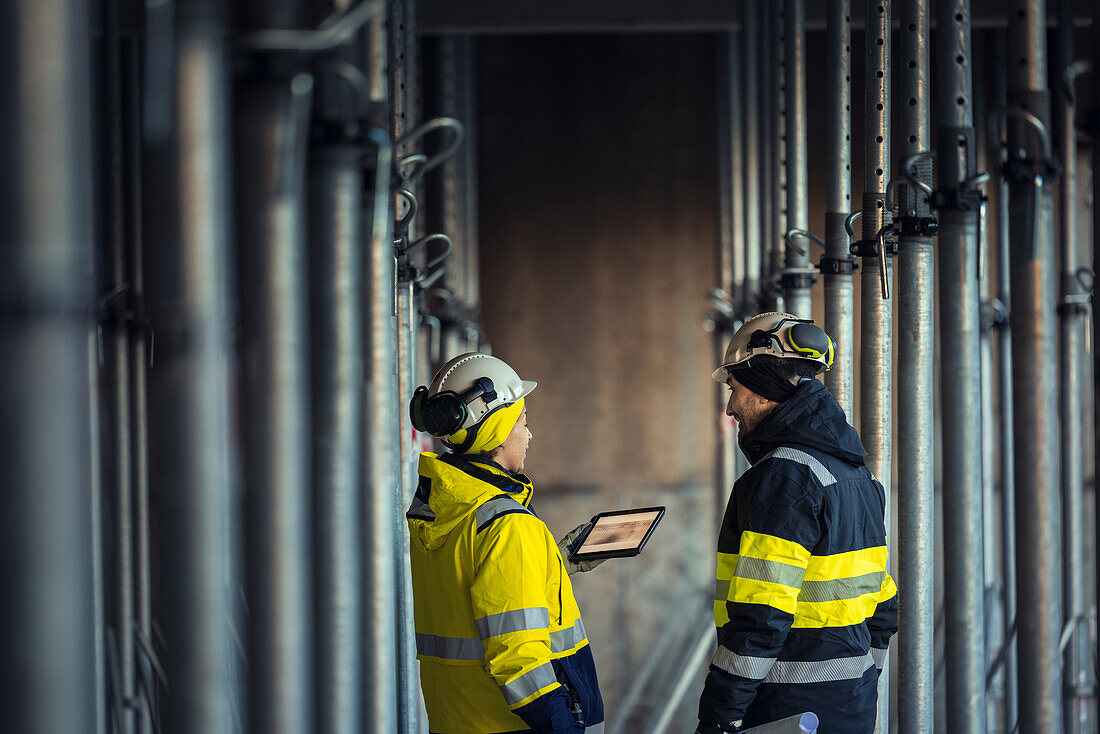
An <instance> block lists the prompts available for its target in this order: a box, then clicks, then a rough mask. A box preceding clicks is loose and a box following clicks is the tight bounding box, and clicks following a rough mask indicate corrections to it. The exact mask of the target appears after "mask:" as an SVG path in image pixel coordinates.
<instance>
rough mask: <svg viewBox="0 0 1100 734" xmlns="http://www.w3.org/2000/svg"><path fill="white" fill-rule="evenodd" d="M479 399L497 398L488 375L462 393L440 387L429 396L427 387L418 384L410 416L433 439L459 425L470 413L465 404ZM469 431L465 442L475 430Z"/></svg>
mask: <svg viewBox="0 0 1100 734" xmlns="http://www.w3.org/2000/svg"><path fill="white" fill-rule="evenodd" d="M478 398H481V399H482V400H484V401H485V403H486V404H488V403H491V402H493V401H494V400H496V399H497V392H496V389H495V388H494V387H493V381H492V380H490V379H489V378H488V377H479V378H478V379H477V380H475V381H474V384H473V385H472V386H471V387H470V388H469V389H468V390H464V391H463V392H462V393H456V392H455V391H453V390H443V391H441V392H438V393H436V394H435V395H431V396H429V395H428V388H426V387H424V386H423V385H421V386H420V387H418V388H416V391H415V392H414V393H413V397H412V400H411V401H410V402H409V417H410V418H411V419H412V424H413V428H415V429H416V430H418V431H424V432H425V433H430V434H432V435H433V436H435V437H436V438H442V437H444V436H449V435H451V434H452V433H454V432H455V431H457V430H459V429H460V428H462V424H463V423H465V422H466V418H467V417H468V416H469V409H468V408H467V406H468V405H469V404H470V403H472V402H473V401H475V400H477V399H478ZM468 434H469V435H468V436H467V439H466V442H469V443H470V444H471V445H472V444H473V436H474V435H475V432H473V431H469V432H468ZM466 442H464V443H466Z"/></svg>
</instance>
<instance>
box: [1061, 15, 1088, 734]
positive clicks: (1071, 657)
mask: <svg viewBox="0 0 1100 734" xmlns="http://www.w3.org/2000/svg"><path fill="white" fill-rule="evenodd" d="M1073 56H1074V46H1073V0H1061V2H1060V3H1059V15H1058V47H1057V54H1056V56H1055V68H1054V79H1055V84H1056V85H1057V86H1056V88H1055V94H1056V97H1055V98H1056V99H1057V100H1058V104H1056V105H1055V118H1056V120H1057V127H1058V135H1057V139H1058V157H1059V158H1060V159H1061V167H1062V178H1061V180H1060V182H1059V183H1060V187H1059V188H1060V190H1059V196H1058V203H1059V214H1060V216H1059V224H1060V227H1059V230H1060V231H1059V233H1058V234H1059V238H1058V245H1059V249H1060V251H1061V258H1060V259H1061V263H1062V272H1061V275H1060V279H1059V280H1060V283H1059V285H1060V291H1061V301H1060V302H1059V305H1058V316H1059V322H1060V323H1059V326H1060V332H1061V333H1060V336H1061V339H1060V342H1061V343H1060V349H1059V351H1058V354H1059V361H1060V367H1061V375H1060V377H1061V380H1060V389H1061V394H1060V401H1059V402H1060V405H1059V415H1060V420H1061V451H1062V456H1061V459H1062V464H1061V466H1062V476H1061V479H1062V538H1063V543H1064V545H1063V547H1062V569H1063V572H1064V573H1065V583H1064V587H1063V590H1062V592H1063V596H1062V601H1063V610H1062V618H1063V620H1064V624H1065V626H1066V629H1067V630H1068V631H1069V634H1070V635H1071V636H1070V638H1069V641H1068V645H1067V646H1066V651H1065V655H1064V661H1063V666H1064V667H1063V670H1064V685H1065V693H1064V695H1065V706H1064V709H1063V713H1064V719H1065V730H1066V732H1067V734H1083V733H1084V732H1087V731H1092V729H1090V728H1089V722H1088V718H1089V716H1088V715H1089V698H1090V695H1091V692H1090V690H1089V689H1090V685H1089V671H1088V660H1089V654H1088V632H1087V630H1088V627H1087V625H1086V624H1085V567H1084V562H1085V559H1084V555H1085V539H1084V520H1083V515H1084V504H1085V501H1084V500H1085V498H1084V476H1083V473H1084V452H1083V446H1082V440H1083V438H1084V437H1083V435H1082V428H1083V425H1082V424H1083V410H1082V408H1083V401H1082V400H1081V388H1082V382H1083V379H1082V367H1083V365H1082V361H1083V360H1084V357H1085V354H1084V336H1085V323H1086V321H1085V319H1086V316H1087V314H1088V306H1087V296H1084V297H1083V296H1082V295H1081V293H1080V290H1081V289H1080V286H1079V285H1078V282H1077V269H1078V267H1079V262H1080V261H1079V258H1078V254H1077V207H1078V206H1081V204H1079V203H1078V201H1077V128H1076V126H1075V124H1074V115H1075V112H1076V109H1077V100H1076V95H1075V92H1074V80H1075V78H1076V76H1077V74H1078V73H1079V67H1077V66H1075V65H1074V61H1075V59H1074V58H1073Z"/></svg>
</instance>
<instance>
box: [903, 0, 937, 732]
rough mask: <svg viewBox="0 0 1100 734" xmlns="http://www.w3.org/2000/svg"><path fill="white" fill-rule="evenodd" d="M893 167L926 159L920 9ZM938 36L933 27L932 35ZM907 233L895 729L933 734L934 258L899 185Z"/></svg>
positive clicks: (915, 195)
mask: <svg viewBox="0 0 1100 734" xmlns="http://www.w3.org/2000/svg"><path fill="white" fill-rule="evenodd" d="M899 15H900V18H899V20H900V29H901V30H900V33H899V41H900V42H901V55H900V57H899V59H900V61H901V68H900V70H899V76H900V77H901V79H900V82H901V84H900V87H901V89H900V91H901V100H900V103H899V105H898V110H899V116H900V117H901V127H900V129H899V131H900V132H901V145H900V146H899V148H900V153H901V156H900V159H901V168H902V170H904V167H905V166H906V165H908V164H909V162H910V161H913V159H914V158H916V157H917V156H919V155H921V154H926V153H927V152H928V151H929V150H930V146H931V143H930V138H931V134H930V121H929V114H930V113H929V108H930V101H929V41H930V36H931V29H930V20H931V18H930V11H929V3H928V0H909V1H907V2H903V3H902V4H901V9H900V13H899ZM941 28H942V26H941ZM913 168H914V169H915V170H914V173H915V174H916V179H917V180H918V181H920V182H921V183H923V184H924V185H925V186H928V187H929V188H931V185H932V165H931V161H930V160H928V158H927V157H923V158H920V159H919V160H918V161H914V162H913ZM899 208H900V209H901V210H902V217H903V218H904V220H903V221H906V222H910V223H912V224H914V225H917V226H914V227H908V228H906V231H905V232H903V234H902V236H901V237H900V238H899V242H898V281H899V282H898V330H899V332H900V338H899V340H898V398H897V400H898V537H897V549H898V555H897V559H898V585H899V588H902V589H905V593H904V594H899V595H898V621H899V630H898V727H899V729H898V730H899V731H900V732H901V733H902V734H910V733H912V734H919V733H920V732H928V731H932V729H933V725H934V710H933V703H934V697H935V656H934V650H935V644H934V634H935V578H934V576H933V574H930V573H929V572H928V569H930V568H934V567H935V549H934V543H935V537H934V535H935V435H934V430H935V426H934V424H933V419H932V415H933V400H934V394H935V393H934V391H933V379H932V377H933V355H934V354H935V328H936V327H935V303H934V298H935V261H936V258H935V252H934V251H933V249H932V238H931V237H930V236H927V235H926V234H922V231H923V230H922V229H921V228H920V226H919V224H920V222H921V221H922V220H925V221H927V218H928V217H929V215H930V211H929V203H928V196H927V195H926V193H925V192H924V191H922V190H921V189H919V188H915V187H914V186H913V185H912V184H907V185H906V186H905V187H904V188H903V189H902V194H901V197H900V201H899Z"/></svg>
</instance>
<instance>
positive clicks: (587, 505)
mask: <svg viewBox="0 0 1100 734" xmlns="http://www.w3.org/2000/svg"><path fill="white" fill-rule="evenodd" d="M477 43H478V54H477V56H478V67H479V72H478V88H479V99H480V104H479V109H478V116H479V124H480V131H479V140H478V145H479V159H478V167H479V185H480V190H481V194H480V229H481V267H482V273H481V289H482V300H483V306H482V310H483V318H484V323H485V328H486V330H487V332H488V336H489V339H490V340H491V342H492V345H493V351H494V353H496V354H497V355H498V356H500V357H502V358H504V359H506V360H508V361H509V363H511V364H513V365H514V366H515V367H516V368H517V370H519V372H520V374H521V375H522V376H524V377H527V378H531V379H536V380H538V381H539V388H538V390H537V391H536V392H535V393H534V394H533V395H532V396H531V398H530V400H529V416H530V426H531V431H532V432H533V434H534V440H533V442H532V444H531V449H530V453H529V455H528V465H527V469H528V473H529V474H530V475H531V477H532V478H533V480H534V482H535V486H536V495H535V503H534V504H535V507H536V510H537V511H539V512H540V514H541V515H542V516H543V518H544V519H545V520H546V521H547V523H548V524H549V525H550V527H551V529H552V530H553V531H554V532H555V533H556V534H557V535H558V536H559V537H560V535H562V534H564V533H565V532H566V531H568V530H570V529H571V528H573V527H574V526H575V525H577V524H578V523H580V522H582V521H585V520H587V519H588V518H589V517H590V516H591V515H593V514H594V513H596V512H598V511H600V510H605V509H614V508H620V507H631V506H643V505H652V504H664V505H668V507H669V512H668V515H667V516H666V518H665V519H664V521H663V522H662V524H661V526H660V528H659V529H658V531H657V533H656V534H655V535H654V537H653V539H652V541H651V543H650V545H649V546H648V547H647V548H646V550H645V553H644V555H643V556H642V557H640V558H636V559H621V560H616V561H610V562H608V563H606V564H605V565H604V566H602V567H600V568H599V569H597V570H596V571H594V572H592V573H591V574H586V575H582V576H578V577H575V578H574V582H575V584H576V589H577V595H578V598H579V601H580V604H581V607H582V609H583V611H584V615H585V622H586V626H587V628H588V631H589V635H590V637H591V639H592V644H593V649H594V651H595V655H596V660H597V664H598V666H599V672H600V677H601V683H602V686H603V689H604V694H605V697H606V699H607V703H608V707H609V714H610V716H611V719H612V720H614V718H615V716H616V714H617V713H618V711H617V710H616V702H617V701H618V700H620V699H621V697H622V695H623V693H624V691H625V687H626V686H627V685H629V682H630V681H631V680H632V679H633V678H634V676H635V673H636V672H637V669H638V668H639V667H640V666H641V665H642V664H643V663H644V661H645V660H646V659H647V655H648V653H649V652H650V651H651V650H652V649H653V648H654V647H655V645H656V643H657V640H658V639H659V637H660V635H661V634H662V631H663V630H666V629H672V630H674V631H678V632H682V633H687V632H688V631H689V630H690V631H691V633H692V634H694V633H695V631H696V630H698V629H699V627H700V623H699V622H698V618H699V617H700V614H697V613H696V612H695V611H694V610H696V609H699V610H701V609H702V607H703V604H704V602H705V599H706V598H708V597H709V596H710V593H711V591H712V587H713V580H712V579H713V568H714V542H715V536H714V529H715V527H716V519H715V517H714V511H713V505H714V499H713V490H712V488H711V478H712V476H713V462H714V447H715V438H714V431H713V429H712V424H713V420H712V418H713V416H714V407H713V405H714V398H713V396H714V384H713V383H712V382H711V381H710V372H711V370H712V369H713V365H712V364H711V360H712V357H711V351H712V348H711V342H710V337H709V336H708V335H707V334H706V332H704V331H703V329H702V326H701V315H702V313H703V311H704V310H705V294H706V291H707V290H708V289H709V288H711V287H713V286H714V285H716V278H717V274H716V272H715V271H716V267H717V251H716V247H717V231H716V226H717V209H716V204H715V202H716V196H717V183H716V159H715V152H716V137H715V136H716V132H715V99H714V93H713V92H714V86H713V84H714V75H713V69H714V65H715V56H714V54H715V43H714V37H713V36H710V35H696V36H681V35H671V36H669V35H661V36H647V35H638V36H598V35H593V36H573V37H562V36H557V37H553V36H551V37H518V38H517V37H512V38H497V37H482V38H479V39H478V42H477ZM673 658H675V655H674V656H673ZM662 667H663V668H664V669H665V670H667V669H668V668H670V667H671V665H670V664H669V663H666V664H665V665H663V666H662ZM699 690H700V689H699V688H698V687H697V686H695V685H694V684H693V686H692V689H691V692H690V694H689V695H688V700H687V703H686V704H685V716H688V717H689V718H690V717H693V716H694V713H693V712H694V710H695V706H696V703H697V701H698V691H699ZM692 720H693V719H692ZM688 723H689V722H688V720H687V719H685V720H684V724H683V725H685V726H686V725H687V724H688Z"/></svg>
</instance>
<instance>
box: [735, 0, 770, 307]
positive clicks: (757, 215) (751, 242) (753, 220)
mask: <svg viewBox="0 0 1100 734" xmlns="http://www.w3.org/2000/svg"><path fill="white" fill-rule="evenodd" d="M739 50H740V52H741V73H742V75H743V79H744V83H743V84H742V88H741V92H742V99H744V100H752V102H751V103H750V104H746V105H744V113H743V119H744V127H743V128H742V135H741V140H742V145H741V148H742V151H743V155H744V158H743V161H744V166H743V169H744V170H743V179H744V198H745V201H744V209H745V219H744V241H745V287H744V292H743V296H744V298H743V302H742V303H739V304H736V305H737V307H738V308H739V310H740V311H741V312H742V313H743V314H745V315H746V316H751V315H754V314H756V313H757V312H758V311H759V305H760V278H761V259H762V256H761V252H762V249H763V243H764V238H763V236H762V233H761V227H760V222H761V215H762V213H763V208H762V206H761V192H762V191H763V190H764V189H765V186H766V185H765V183H764V177H763V165H764V164H763V161H764V158H765V156H763V155H762V153H761V151H762V150H763V145H762V139H763V131H762V129H763V128H764V127H766V125H761V124H760V119H761V110H762V109H763V100H762V94H761V89H760V66H761V64H760V6H759V4H758V3H751V2H750V3H742V14H741V45H740V49H739ZM765 66H766V64H765Z"/></svg>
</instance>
